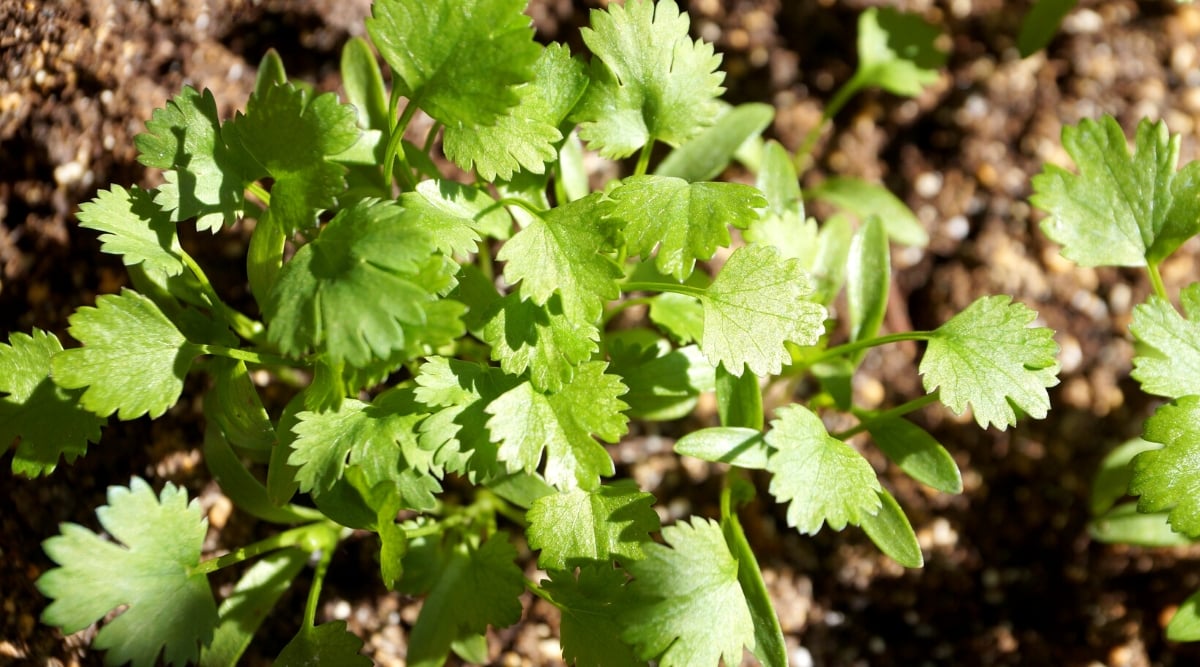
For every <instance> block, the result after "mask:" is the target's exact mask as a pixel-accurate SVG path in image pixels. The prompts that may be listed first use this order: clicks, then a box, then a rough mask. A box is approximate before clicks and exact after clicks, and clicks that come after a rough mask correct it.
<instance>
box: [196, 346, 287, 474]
mask: <svg viewBox="0 0 1200 667" xmlns="http://www.w3.org/2000/svg"><path fill="white" fill-rule="evenodd" d="M208 370H209V373H210V374H211V375H212V377H213V387H212V390H211V392H210V393H209V394H208V395H207V396H206V397H205V399H204V408H205V412H207V413H209V414H210V415H211V416H212V418H213V421H215V422H216V423H217V425H219V426H220V427H221V431H222V432H224V434H225V437H226V438H228V439H229V442H230V443H232V444H234V445H237V446H238V447H242V448H245V449H250V450H260V451H265V450H269V449H270V448H271V447H272V446H274V445H275V426H274V425H273V424H272V423H271V417H270V416H269V415H268V414H267V409H266V408H264V407H263V403H262V399H261V398H260V397H259V395H258V390H257V389H256V388H255V387H254V381H253V380H251V379H250V373H249V372H248V371H247V370H246V362H244V361H237V360H234V359H224V358H219V359H213V360H212V363H211V364H209V367H208Z"/></svg>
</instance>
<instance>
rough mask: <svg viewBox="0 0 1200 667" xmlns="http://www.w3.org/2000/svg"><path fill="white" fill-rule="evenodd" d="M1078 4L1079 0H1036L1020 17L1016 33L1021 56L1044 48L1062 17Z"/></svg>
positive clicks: (1024, 56)
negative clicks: (1019, 29) (1019, 27)
mask: <svg viewBox="0 0 1200 667" xmlns="http://www.w3.org/2000/svg"><path fill="white" fill-rule="evenodd" d="M1077 4H1079V0H1037V2H1035V3H1033V7H1031V8H1030V9H1029V11H1028V12H1026V13H1025V16H1024V17H1023V18H1022V19H1021V32H1019V33H1017V52H1018V53H1020V54H1021V57H1022V58H1028V57H1029V56H1031V55H1033V54H1034V53H1036V52H1038V51H1041V50H1042V49H1044V48H1046V45H1047V44H1049V43H1050V40H1052V39H1054V35H1055V34H1057V33H1058V28H1059V26H1060V25H1062V20H1063V18H1064V17H1065V16H1066V15H1067V14H1069V13H1070V12H1071V10H1072V9H1074V8H1075V5H1077Z"/></svg>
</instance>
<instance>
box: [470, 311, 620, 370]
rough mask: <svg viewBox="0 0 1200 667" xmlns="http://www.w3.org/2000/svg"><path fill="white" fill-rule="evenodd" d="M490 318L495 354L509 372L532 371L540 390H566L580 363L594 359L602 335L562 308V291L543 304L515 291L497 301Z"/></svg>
mask: <svg viewBox="0 0 1200 667" xmlns="http://www.w3.org/2000/svg"><path fill="white" fill-rule="evenodd" d="M486 317H487V321H486V323H485V324H484V326H483V332H482V333H483V340H484V342H486V343H487V344H488V345H490V346H491V348H492V352H491V357H492V359H493V360H494V361H499V362H500V368H502V369H504V372H505V373H508V374H510V375H521V374H522V373H524V372H525V371H526V370H528V371H529V380H530V382H532V383H533V386H534V388H536V389H538V390H539V391H558V390H559V389H561V388H562V385H563V383H564V382H568V381H570V379H571V378H572V377H573V376H574V375H575V369H576V368H578V366H579V364H581V363H583V362H585V361H587V360H588V359H591V357H592V353H594V352H595V351H596V349H597V342H598V341H599V339H600V330H599V329H598V328H597V327H596V325H595V324H593V323H591V322H590V321H584V322H579V321H576V320H573V319H572V318H571V317H570V316H568V315H567V314H566V313H564V312H563V307H562V299H561V298H560V297H559V295H558V294H554V295H552V296H551V297H550V300H549V301H547V302H546V303H545V305H541V306H539V305H537V304H536V303H534V302H533V301H532V300H525V299H522V298H521V294H520V293H518V292H513V293H512V294H509V295H508V296H506V297H504V298H503V299H501V300H499V301H497V302H496V303H495V304H493V306H492V307H491V308H489V309H488V311H487V315H486Z"/></svg>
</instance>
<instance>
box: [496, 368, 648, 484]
mask: <svg viewBox="0 0 1200 667" xmlns="http://www.w3.org/2000/svg"><path fill="white" fill-rule="evenodd" d="M606 367H607V364H605V363H604V362H600V361H591V362H588V363H585V364H583V365H581V366H580V367H579V368H578V370H577V371H576V373H575V377H574V378H572V380H571V381H570V382H568V383H566V384H564V385H563V388H562V389H561V390H560V391H558V392H557V393H554V394H543V393H541V392H539V391H537V390H536V389H534V388H533V385H531V384H530V383H528V382H524V383H522V384H519V385H517V386H516V387H515V388H513V389H510V390H509V391H507V392H505V393H504V395H502V396H500V397H499V398H497V399H496V400H494V401H492V403H491V404H490V405H488V406H487V413H488V414H490V415H492V418H491V419H489V420H488V422H487V427H488V430H490V431H491V433H492V438H493V440H495V441H496V442H498V443H500V449H499V452H498V456H499V458H500V460H502V461H504V462H505V464H506V465H507V467H508V470H509V471H516V470H524V471H525V472H534V471H535V470H536V469H537V467H538V462H539V461H540V460H541V458H542V451H543V450H545V453H546V467H545V472H544V475H545V477H546V481H547V482H550V483H551V484H553V485H554V486H556V487H558V488H560V489H572V488H577V487H578V488H583V489H594V488H596V486H598V485H599V483H600V479H599V478H600V477H604V476H608V475H611V474H613V461H612V458H611V457H609V455H608V452H607V451H605V450H604V447H602V446H600V443H598V442H596V440H595V439H594V438H593V435H595V436H596V437H599V438H601V439H603V440H604V441H606V442H616V441H617V438H619V437H621V435H622V434H624V433H625V422H626V420H627V419H626V417H625V415H623V414H621V412H622V411H623V410H625V409H626V408H627V407H628V406H627V405H626V404H625V403H623V402H622V401H620V400H619V399H618V398H617V397H618V396H620V395H621V394H624V393H625V386H624V385H622V384H621V381H620V380H619V379H618V378H617V377H616V376H615V375H609V374H606V373H605V372H604V369H605V368H606Z"/></svg>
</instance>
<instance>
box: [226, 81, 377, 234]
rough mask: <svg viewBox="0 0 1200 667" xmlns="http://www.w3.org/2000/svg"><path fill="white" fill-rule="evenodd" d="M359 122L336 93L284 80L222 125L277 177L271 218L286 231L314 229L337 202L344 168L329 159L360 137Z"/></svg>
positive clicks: (263, 166) (232, 140)
mask: <svg viewBox="0 0 1200 667" xmlns="http://www.w3.org/2000/svg"><path fill="white" fill-rule="evenodd" d="M310 98H311V99H310ZM355 120H356V115H355V111H354V107H352V106H350V105H348V104H339V103H338V100H337V96H336V95H334V94H333V93H325V94H323V95H317V96H316V97H311V95H310V94H309V93H308V91H306V90H304V89H303V88H296V87H294V86H292V85H291V84H286V85H282V86H272V87H270V88H268V89H266V91H265V93H263V94H259V93H255V94H254V95H251V96H250V101H249V102H248V103H247V104H246V113H245V114H242V113H238V114H237V116H236V117H235V118H234V119H233V120H232V121H230V122H229V123H227V124H226V126H225V127H224V128H223V131H224V132H225V133H226V134H225V136H226V138H227V139H229V140H230V143H232V142H234V141H237V142H240V144H241V145H242V146H243V147H244V148H245V150H246V152H248V153H249V154H250V155H251V156H253V157H254V159H255V160H257V161H258V163H259V164H260V165H262V169H263V170H264V171H265V172H266V174H269V175H270V176H271V178H272V179H274V181H275V182H274V184H273V185H272V186H271V217H272V219H273V220H275V221H276V222H277V223H278V224H279V225H281V226H282V227H283V230H284V231H285V233H287V234H289V235H290V234H291V233H293V232H295V231H297V230H309V229H311V228H312V227H314V226H315V225H316V224H317V215H318V214H320V213H321V211H326V210H329V209H332V208H334V207H335V205H336V204H337V197H338V196H339V195H341V194H342V192H343V191H344V190H345V189H346V181H345V177H344V176H345V172H346V169H345V167H342V166H341V165H339V164H336V163H334V162H331V161H329V160H328V159H327V158H329V157H331V156H334V155H337V154H338V153H341V152H342V151H344V150H346V149H347V148H349V147H350V146H351V145H353V144H354V142H355V141H356V140H357V139H358V135H359V129H358V125H357V123H356V122H355Z"/></svg>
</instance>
